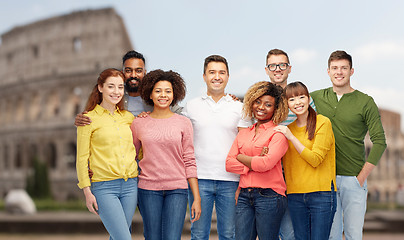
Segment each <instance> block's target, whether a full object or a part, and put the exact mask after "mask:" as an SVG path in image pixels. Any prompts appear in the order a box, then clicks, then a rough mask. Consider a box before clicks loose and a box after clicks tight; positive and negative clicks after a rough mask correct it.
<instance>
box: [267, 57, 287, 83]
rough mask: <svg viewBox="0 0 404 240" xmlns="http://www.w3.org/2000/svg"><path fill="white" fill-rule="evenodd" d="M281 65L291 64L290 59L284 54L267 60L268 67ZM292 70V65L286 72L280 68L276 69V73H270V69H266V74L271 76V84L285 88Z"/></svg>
mask: <svg viewBox="0 0 404 240" xmlns="http://www.w3.org/2000/svg"><path fill="white" fill-rule="evenodd" d="M281 63H288V64H289V61H288V58H287V57H286V56H285V55H283V54H281V55H271V56H270V57H269V58H268V59H267V66H268V65H269V64H281ZM291 70H292V66H290V65H289V66H288V67H287V68H286V70H281V69H280V68H279V66H278V67H276V69H275V71H269V69H268V67H265V72H266V73H267V75H268V76H269V79H270V80H271V83H273V84H276V85H279V86H281V87H283V88H284V87H285V86H286V85H287V80H288V76H289V73H290V71H291Z"/></svg>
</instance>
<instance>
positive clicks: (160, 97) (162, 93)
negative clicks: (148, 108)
mask: <svg viewBox="0 0 404 240" xmlns="http://www.w3.org/2000/svg"><path fill="white" fill-rule="evenodd" d="M150 99H151V100H153V103H154V108H168V107H170V104H171V102H172V101H173V99H174V92H173V86H172V85H171V83H170V82H169V81H164V80H163V81H159V82H157V83H156V84H155V85H154V87H153V91H152V93H151V94H150Z"/></svg>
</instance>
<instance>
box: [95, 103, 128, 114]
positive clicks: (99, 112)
mask: <svg viewBox="0 0 404 240" xmlns="http://www.w3.org/2000/svg"><path fill="white" fill-rule="evenodd" d="M94 111H95V112H96V113H97V114H98V115H102V114H104V113H109V111H108V110H107V109H105V108H103V107H101V106H100V105H99V104H97V105H96V106H95V108H94ZM115 112H116V113H118V114H119V115H121V116H122V114H123V113H122V111H121V110H119V108H118V107H116V109H115V111H114V113H115Z"/></svg>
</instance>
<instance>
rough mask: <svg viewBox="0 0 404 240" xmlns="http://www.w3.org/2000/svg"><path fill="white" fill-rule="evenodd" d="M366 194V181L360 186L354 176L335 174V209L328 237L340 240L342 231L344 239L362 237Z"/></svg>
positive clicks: (355, 239)
mask: <svg viewBox="0 0 404 240" xmlns="http://www.w3.org/2000/svg"><path fill="white" fill-rule="evenodd" d="M367 195H368V189H367V181H365V183H364V184H363V186H362V187H361V186H360V184H359V182H358V179H357V178H356V176H341V175H337V211H336V212H335V215H334V222H333V224H332V227H331V233H330V238H329V239H332V240H334V239H336V240H342V231H344V234H345V239H346V240H357V239H362V231H363V223H364V221H365V213H366V200H367Z"/></svg>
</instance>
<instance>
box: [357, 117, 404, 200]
mask: <svg viewBox="0 0 404 240" xmlns="http://www.w3.org/2000/svg"><path fill="white" fill-rule="evenodd" d="M379 112H380V116H381V119H382V123H383V128H384V131H385V134H386V142H387V149H386V151H385V152H384V154H383V156H382V158H381V159H380V161H379V163H378V165H377V166H376V167H375V168H374V170H373V171H372V173H371V175H370V176H369V178H368V190H369V200H370V201H375V202H386V203H395V202H396V201H397V195H398V192H399V190H400V189H401V190H402V188H403V186H402V184H403V182H401V183H400V179H401V181H402V179H404V135H403V134H402V132H401V116H400V114H398V113H396V112H392V111H388V110H383V109H380V111H379ZM365 144H366V146H367V147H366V148H367V149H366V153H367V154H369V151H370V147H371V146H372V144H371V141H370V138H369V135H368V136H366V139H365Z"/></svg>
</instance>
